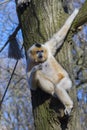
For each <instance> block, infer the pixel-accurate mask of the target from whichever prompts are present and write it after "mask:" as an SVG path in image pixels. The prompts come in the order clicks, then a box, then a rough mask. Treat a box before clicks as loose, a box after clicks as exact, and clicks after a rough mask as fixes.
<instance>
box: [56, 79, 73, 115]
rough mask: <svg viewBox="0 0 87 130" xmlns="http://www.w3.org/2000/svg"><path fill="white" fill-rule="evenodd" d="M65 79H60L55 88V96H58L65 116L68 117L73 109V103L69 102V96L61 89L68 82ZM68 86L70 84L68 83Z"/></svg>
mask: <svg viewBox="0 0 87 130" xmlns="http://www.w3.org/2000/svg"><path fill="white" fill-rule="evenodd" d="M64 81H65V79H62V80H61V81H60V82H59V83H58V84H57V86H56V87H55V94H56V95H57V96H58V98H59V99H60V101H61V102H62V103H63V104H64V106H65V110H64V112H65V114H66V115H67V114H68V115H69V114H70V112H71V109H72V108H73V101H72V100H71V98H70V96H69V95H68V93H67V91H66V90H65V89H64V88H63V85H65V84H66V85H68V81H65V82H64ZM69 85H70V83H69Z"/></svg>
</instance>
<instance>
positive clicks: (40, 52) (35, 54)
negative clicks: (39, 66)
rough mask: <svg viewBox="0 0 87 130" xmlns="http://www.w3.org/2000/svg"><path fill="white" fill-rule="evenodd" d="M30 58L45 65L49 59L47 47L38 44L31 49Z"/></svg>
mask: <svg viewBox="0 0 87 130" xmlns="http://www.w3.org/2000/svg"><path fill="white" fill-rule="evenodd" d="M28 56H29V58H30V59H31V60H32V61H33V62H35V63H43V62H44V61H46V60H47V58H48V51H47V49H46V47H45V45H42V44H39V43H36V44H34V45H33V46H32V47H31V48H30V49H29V51H28Z"/></svg>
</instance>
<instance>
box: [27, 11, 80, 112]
mask: <svg viewBox="0 0 87 130" xmlns="http://www.w3.org/2000/svg"><path fill="white" fill-rule="evenodd" d="M77 14H78V9H75V10H74V12H73V13H72V14H71V16H70V17H69V18H68V19H67V21H66V22H65V24H64V25H63V27H62V28H61V29H60V31H59V32H57V33H56V34H55V35H54V36H53V37H52V38H51V39H50V40H49V41H47V42H46V43H45V44H44V45H43V44H38V43H36V44H34V45H33V46H32V47H30V48H29V50H28V52H27V55H28V60H27V74H28V82H29V86H30V88H31V89H32V90H36V89H37V86H39V87H40V88H41V89H42V90H43V91H45V92H46V93H49V94H51V95H54V94H56V95H57V97H58V98H59V99H60V101H61V102H62V103H63V104H64V106H65V110H64V112H65V114H70V112H71V109H72V108H73V101H72V100H71V98H70V96H69V94H68V93H67V90H68V89H70V88H71V87H72V81H71V79H70V78H69V75H68V73H67V72H66V71H65V70H64V69H63V68H62V66H61V65H60V64H59V63H58V62H57V61H56V59H55V57H54V55H55V53H56V50H57V49H58V48H59V47H60V46H61V45H62V44H63V41H64V38H65V37H66V35H67V32H68V30H69V28H70V26H71V24H72V22H73V20H74V18H75V17H76V15H77Z"/></svg>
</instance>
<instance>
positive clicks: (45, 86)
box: [36, 71, 55, 96]
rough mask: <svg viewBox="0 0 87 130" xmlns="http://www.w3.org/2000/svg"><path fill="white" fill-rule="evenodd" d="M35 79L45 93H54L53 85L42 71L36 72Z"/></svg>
mask: <svg viewBox="0 0 87 130" xmlns="http://www.w3.org/2000/svg"><path fill="white" fill-rule="evenodd" d="M36 80H37V82H38V85H39V87H40V88H41V89H42V90H43V91H45V92H46V93H49V94H51V95H52V96H53V95H54V88H55V85H54V84H53V83H52V82H51V81H50V80H49V78H48V77H47V76H46V75H44V74H43V73H42V72H40V71H37V72H36Z"/></svg>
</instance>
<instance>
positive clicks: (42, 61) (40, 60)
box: [34, 59, 47, 63]
mask: <svg viewBox="0 0 87 130" xmlns="http://www.w3.org/2000/svg"><path fill="white" fill-rule="evenodd" d="M46 60H47V59H38V60H35V61H34V62H35V63H44V62H45V61H46Z"/></svg>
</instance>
